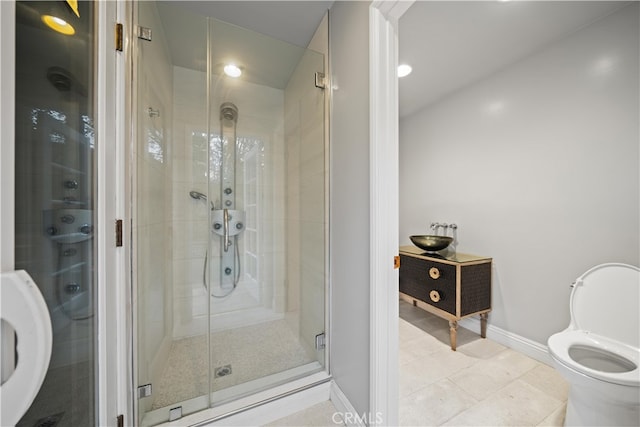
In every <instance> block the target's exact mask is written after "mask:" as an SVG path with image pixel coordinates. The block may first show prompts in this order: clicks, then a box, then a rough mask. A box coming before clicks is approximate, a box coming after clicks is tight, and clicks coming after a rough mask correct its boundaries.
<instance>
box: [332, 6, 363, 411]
mask: <svg viewBox="0 0 640 427" xmlns="http://www.w3.org/2000/svg"><path fill="white" fill-rule="evenodd" d="M329 18H330V20H329V22H330V23H329V46H330V56H331V59H330V66H331V85H332V92H331V97H332V113H331V118H330V122H331V143H330V157H331V167H330V170H331V172H330V181H331V183H330V194H331V202H330V224H331V225H330V234H329V245H330V250H329V252H330V261H329V263H330V269H331V298H330V310H331V335H330V339H331V343H330V344H331V348H330V352H331V358H330V364H331V374H332V375H333V377H334V379H335V381H336V383H337V384H338V386H339V387H340V389H341V390H342V391H343V392H344V394H345V395H346V397H347V398H348V399H349V401H350V402H351V404H352V405H353V407H354V408H355V409H356V410H357V411H358V413H360V414H361V413H364V412H368V410H369V2H357V1H355V2H351V1H349V2H346V1H345V2H335V3H334V4H333V6H332V7H331V10H330V14H329Z"/></svg>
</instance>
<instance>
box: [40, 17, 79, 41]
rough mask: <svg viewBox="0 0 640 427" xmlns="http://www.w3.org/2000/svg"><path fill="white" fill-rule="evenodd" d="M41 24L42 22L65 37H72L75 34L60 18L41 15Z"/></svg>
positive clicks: (69, 25)
mask: <svg viewBox="0 0 640 427" xmlns="http://www.w3.org/2000/svg"><path fill="white" fill-rule="evenodd" d="M42 22H44V23H45V24H46V25H47V26H48V27H49V28H51V29H52V30H54V31H57V32H59V33H60V34H64V35H67V36H72V35H74V34H75V33H76V30H75V29H74V28H73V27H72V26H71V24H69V23H68V22H67V21H65V20H64V19H62V18H58V17H57V16H51V15H42Z"/></svg>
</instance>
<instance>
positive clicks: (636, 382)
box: [548, 329, 640, 387]
mask: <svg viewBox="0 0 640 427" xmlns="http://www.w3.org/2000/svg"><path fill="white" fill-rule="evenodd" d="M548 343H549V346H548V347H549V351H550V353H551V356H552V357H553V358H554V359H556V360H557V361H558V362H559V363H562V364H563V365H565V366H566V367H568V368H570V369H573V370H574V371H577V372H579V373H581V374H584V375H587V376H589V377H592V378H595V379H598V380H601V381H605V382H608V383H612V384H618V385H625V386H631V387H639V386H640V368H639V364H640V351H638V349H634V348H632V347H630V346H628V345H626V344H623V343H620V342H618V341H615V340H611V339H609V338H606V337H603V336H600V335H598V334H594V333H590V332H586V331H580V330H577V331H576V330H569V329H567V330H565V331H563V332H560V333H557V334H555V335H552V336H551V337H550V338H549V342H548ZM574 346H583V347H588V348H593V349H595V350H605V351H606V352H609V353H612V354H613V355H616V356H618V357H622V358H624V359H627V360H628V361H630V362H632V363H633V364H634V365H635V369H633V370H630V371H626V372H606V371H599V370H597V369H591V368H589V367H587V366H585V365H583V364H581V363H580V362H578V361H576V360H574V359H573V358H572V357H571V355H570V354H569V349H571V348H572V347H574Z"/></svg>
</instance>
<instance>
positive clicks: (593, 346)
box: [547, 263, 640, 426]
mask: <svg viewBox="0 0 640 427" xmlns="http://www.w3.org/2000/svg"><path fill="white" fill-rule="evenodd" d="M572 287H573V289H572V291H571V297H570V304H569V309H570V312H571V322H570V324H569V327H568V328H567V329H565V330H564V331H562V332H559V333H557V334H554V335H552V336H551V337H550V338H549V340H548V343H547V344H548V348H549V354H550V355H551V359H552V360H553V363H554V366H555V368H556V369H557V370H558V372H559V373H560V374H561V375H562V376H563V377H564V378H565V379H566V380H567V382H569V384H570V386H571V388H570V390H569V398H568V401H567V413H566V416H565V425H579V426H587V425H592V426H639V425H640V321H639V313H640V269H639V268H638V267H634V266H631V265H627V264H619V263H608V264H601V265H598V266H596V267H593V268H591V269H590V270H588V271H587V272H586V273H584V274H583V275H582V276H580V277H579V278H578V279H576V281H575V282H574V283H573V285H572Z"/></svg>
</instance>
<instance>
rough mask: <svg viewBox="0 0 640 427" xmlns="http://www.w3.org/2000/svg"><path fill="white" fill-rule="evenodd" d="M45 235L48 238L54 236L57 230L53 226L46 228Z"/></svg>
mask: <svg viewBox="0 0 640 427" xmlns="http://www.w3.org/2000/svg"><path fill="white" fill-rule="evenodd" d="M47 234H48V235H49V236H55V235H56V234H58V229H57V228H56V227H55V226H53V225H52V226H51V227H48V228H47Z"/></svg>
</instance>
